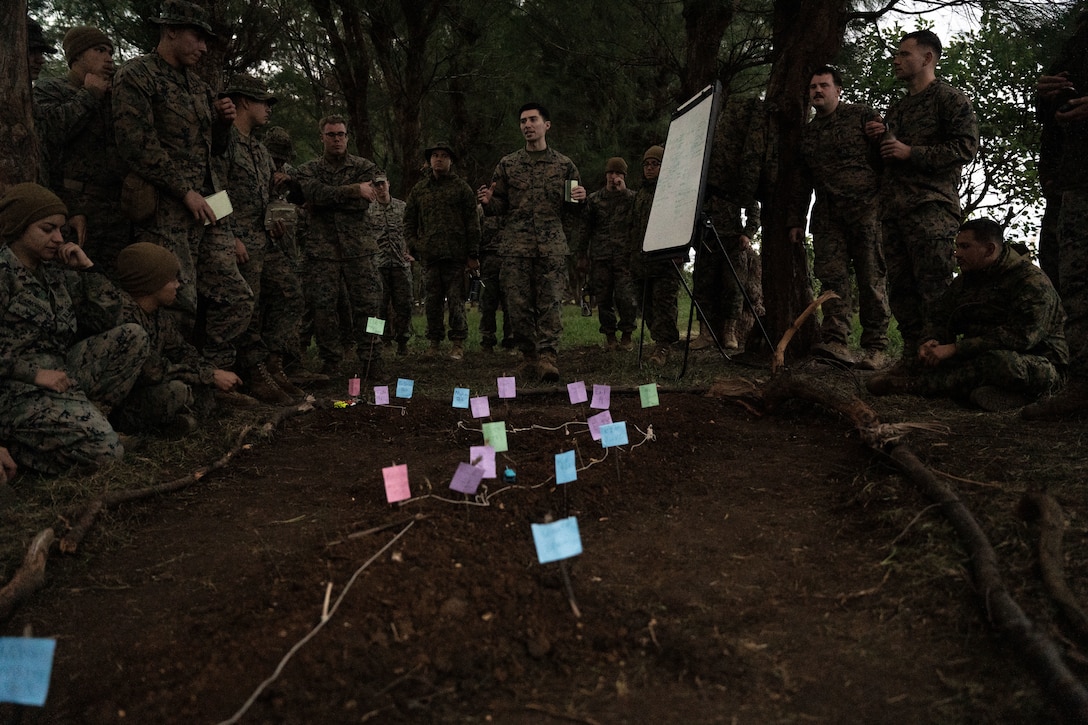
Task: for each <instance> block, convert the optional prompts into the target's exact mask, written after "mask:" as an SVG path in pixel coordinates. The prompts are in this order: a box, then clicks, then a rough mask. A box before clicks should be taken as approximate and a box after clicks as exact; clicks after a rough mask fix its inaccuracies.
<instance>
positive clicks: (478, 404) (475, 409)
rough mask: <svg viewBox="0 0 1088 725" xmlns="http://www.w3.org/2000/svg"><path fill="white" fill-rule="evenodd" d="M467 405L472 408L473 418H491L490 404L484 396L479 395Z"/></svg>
mask: <svg viewBox="0 0 1088 725" xmlns="http://www.w3.org/2000/svg"><path fill="white" fill-rule="evenodd" d="M469 405H470V407H471V408H472V417H473V418H490V417H491V404H490V403H488V402H487V396H486V395H481V396H480V397H478V398H473V399H472V400H470V401H469Z"/></svg>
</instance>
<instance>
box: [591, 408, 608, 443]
mask: <svg viewBox="0 0 1088 725" xmlns="http://www.w3.org/2000/svg"><path fill="white" fill-rule="evenodd" d="M586 422H587V423H589V434H590V435H591V436H593V440H595V441H599V440H600V439H601V426H602V425H608V424H609V423H611V422H612V414H611V413H610V412H608V411H607V410H606V411H603V412H601V413H597V415H591V416H589V418H587V419H586Z"/></svg>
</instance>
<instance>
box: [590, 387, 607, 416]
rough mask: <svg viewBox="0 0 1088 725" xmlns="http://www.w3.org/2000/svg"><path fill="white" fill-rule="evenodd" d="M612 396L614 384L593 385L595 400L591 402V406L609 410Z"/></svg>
mask: <svg viewBox="0 0 1088 725" xmlns="http://www.w3.org/2000/svg"><path fill="white" fill-rule="evenodd" d="M611 398H612V386H611V385H594V386H593V402H591V403H590V404H589V407H590V408H596V409H597V410H608V407H609V403H610V402H611Z"/></svg>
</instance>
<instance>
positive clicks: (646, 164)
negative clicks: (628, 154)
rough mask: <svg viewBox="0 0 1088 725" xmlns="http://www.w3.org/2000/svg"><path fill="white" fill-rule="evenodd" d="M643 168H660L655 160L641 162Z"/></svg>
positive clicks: (659, 163)
mask: <svg viewBox="0 0 1088 725" xmlns="http://www.w3.org/2000/svg"><path fill="white" fill-rule="evenodd" d="M642 165H643V166H661V162H660V161H658V160H657V159H646V160H645V161H643V162H642Z"/></svg>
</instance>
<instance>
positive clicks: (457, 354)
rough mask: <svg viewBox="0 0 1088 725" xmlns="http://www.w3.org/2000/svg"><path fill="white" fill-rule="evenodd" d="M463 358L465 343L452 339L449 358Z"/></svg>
mask: <svg viewBox="0 0 1088 725" xmlns="http://www.w3.org/2000/svg"><path fill="white" fill-rule="evenodd" d="M464 359H465V343H463V342H461V341H460V340H454V341H453V347H451V348H450V360H464Z"/></svg>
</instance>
